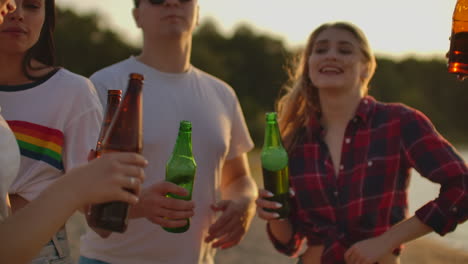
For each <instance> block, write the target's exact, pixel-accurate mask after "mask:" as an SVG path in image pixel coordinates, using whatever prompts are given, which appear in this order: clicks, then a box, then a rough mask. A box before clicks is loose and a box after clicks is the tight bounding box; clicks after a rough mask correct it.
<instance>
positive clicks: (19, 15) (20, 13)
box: [9, 6, 24, 20]
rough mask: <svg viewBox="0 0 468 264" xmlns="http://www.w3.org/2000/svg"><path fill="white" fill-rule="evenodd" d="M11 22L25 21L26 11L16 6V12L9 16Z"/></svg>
mask: <svg viewBox="0 0 468 264" xmlns="http://www.w3.org/2000/svg"><path fill="white" fill-rule="evenodd" d="M9 19H10V20H23V19H24V10H23V8H22V7H17V6H15V9H14V11H13V12H12V13H11V14H10V15H9Z"/></svg>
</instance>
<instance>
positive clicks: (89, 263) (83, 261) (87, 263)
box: [78, 256, 110, 264]
mask: <svg viewBox="0 0 468 264" xmlns="http://www.w3.org/2000/svg"><path fill="white" fill-rule="evenodd" d="M78 264H110V263H108V262H104V261H100V260H97V259H90V258H87V257H83V256H80V260H78Z"/></svg>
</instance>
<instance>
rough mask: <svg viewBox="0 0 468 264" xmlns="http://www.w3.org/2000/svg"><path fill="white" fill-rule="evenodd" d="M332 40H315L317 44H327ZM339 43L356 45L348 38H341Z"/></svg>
mask: <svg viewBox="0 0 468 264" xmlns="http://www.w3.org/2000/svg"><path fill="white" fill-rule="evenodd" d="M328 42H330V41H329V40H328V39H324V40H318V41H316V42H315V44H326V43H328ZM338 44H340V45H350V46H354V45H353V43H351V42H349V41H346V40H340V41H338Z"/></svg>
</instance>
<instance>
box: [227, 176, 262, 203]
mask: <svg viewBox="0 0 468 264" xmlns="http://www.w3.org/2000/svg"><path fill="white" fill-rule="evenodd" d="M257 193H258V191H257V184H256V183H255V181H254V180H253V179H252V177H250V176H248V175H243V176H241V177H238V178H237V179H235V180H234V181H231V182H229V183H226V184H222V185H221V197H222V199H223V200H239V199H246V200H248V201H249V202H252V203H253V202H254V201H255V199H256V198H257Z"/></svg>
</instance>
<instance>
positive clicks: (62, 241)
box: [31, 227, 72, 264]
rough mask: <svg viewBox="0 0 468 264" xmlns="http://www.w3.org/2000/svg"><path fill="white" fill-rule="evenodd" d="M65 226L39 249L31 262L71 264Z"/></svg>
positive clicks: (37, 263)
mask: <svg viewBox="0 0 468 264" xmlns="http://www.w3.org/2000/svg"><path fill="white" fill-rule="evenodd" d="M71 263H72V259H71V256H70V248H69V247H68V239H67V232H66V230H65V227H63V228H62V229H60V230H59V231H58V232H57V233H56V234H55V235H54V238H53V239H51V240H50V241H49V242H48V243H47V244H46V245H45V246H44V247H43V248H42V249H41V251H40V253H39V255H38V256H37V257H36V258H35V259H34V260H33V261H32V262H31V264H71Z"/></svg>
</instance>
